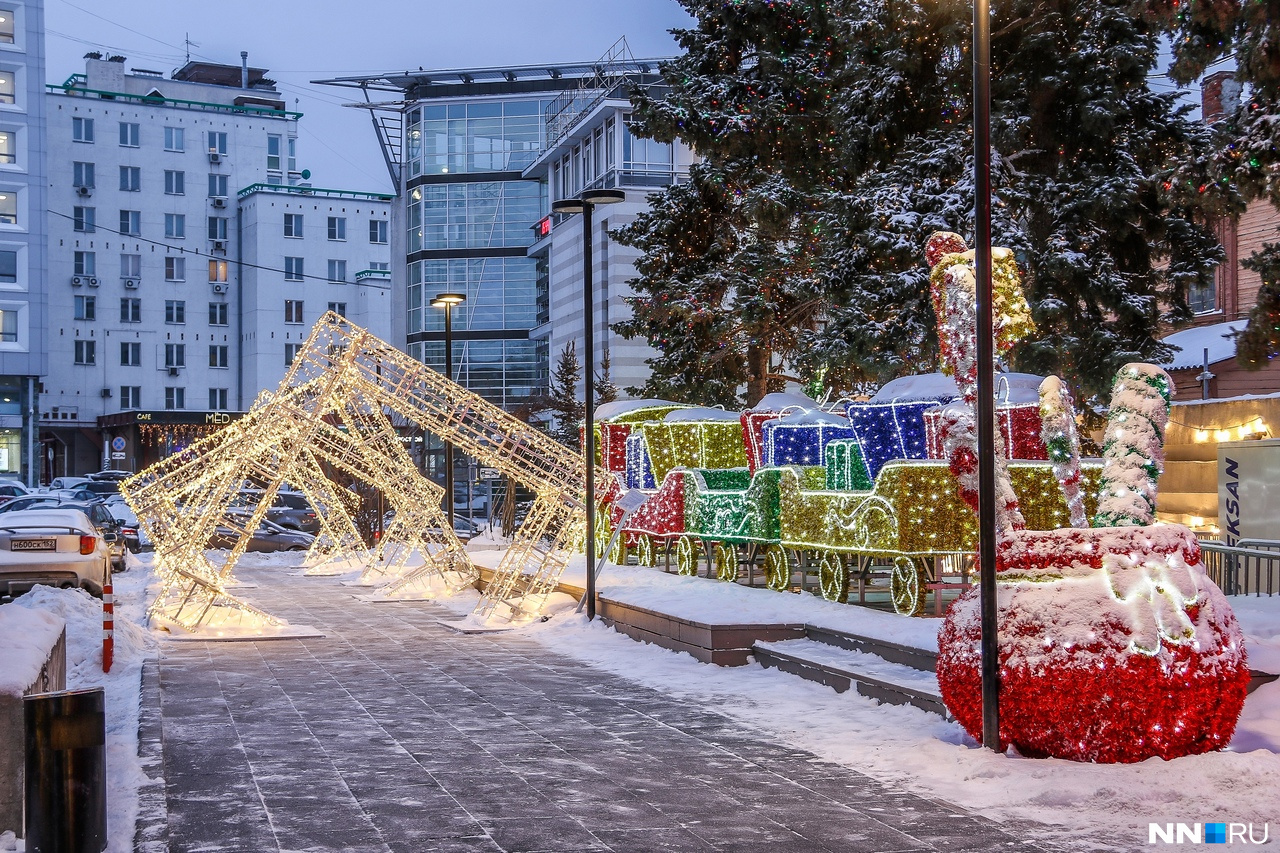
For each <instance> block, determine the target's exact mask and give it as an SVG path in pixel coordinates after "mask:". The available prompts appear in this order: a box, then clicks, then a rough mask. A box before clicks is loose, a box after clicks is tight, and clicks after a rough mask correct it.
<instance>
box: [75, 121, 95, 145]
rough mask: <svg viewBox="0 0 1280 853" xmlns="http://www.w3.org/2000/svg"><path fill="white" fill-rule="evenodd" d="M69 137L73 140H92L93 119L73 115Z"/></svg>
mask: <svg viewBox="0 0 1280 853" xmlns="http://www.w3.org/2000/svg"><path fill="white" fill-rule="evenodd" d="M71 139H72V141H73V142H92V141H93V119H91V118H79V117H73V118H72V119H71Z"/></svg>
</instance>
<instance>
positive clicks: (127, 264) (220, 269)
mask: <svg viewBox="0 0 1280 853" xmlns="http://www.w3.org/2000/svg"><path fill="white" fill-rule="evenodd" d="M124 212H125V211H121V213H124ZM122 218H123V217H122ZM208 265H209V266H208V268H209V281H226V280H227V270H228V266H227V262H226V261H224V260H219V259H216V258H211V259H210V260H209V261H208ZM71 267H72V272H73V273H75V275H97V274H98V254H97V252H82V251H76V252H73V253H72V255H71ZM141 276H142V255H135V254H129V253H122V254H121V255H120V277H121V278H140V277H141ZM164 279H165V281H186V280H187V259H186V258H177V257H166V258H165V259H164Z"/></svg>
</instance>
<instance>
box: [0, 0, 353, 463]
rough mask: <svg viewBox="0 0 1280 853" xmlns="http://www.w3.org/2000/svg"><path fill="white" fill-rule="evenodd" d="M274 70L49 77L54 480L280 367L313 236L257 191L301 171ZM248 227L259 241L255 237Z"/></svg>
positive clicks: (131, 447)
mask: <svg viewBox="0 0 1280 853" xmlns="http://www.w3.org/2000/svg"><path fill="white" fill-rule="evenodd" d="M0 2H3V0H0ZM241 56H242V60H244V59H245V55H244V54H242V55H241ZM265 73H266V71H265V69H260V68H250V67H248V64H247V60H246V61H243V62H242V65H240V66H234V65H218V64H213V63H197V62H190V63H188V64H187V65H185V66H183V67H182V68H181V69H179V70H178V71H176V72H174V73H173V74H172V75H171V76H169V77H166V76H164V75H162V74H160V73H158V72H152V71H146V70H142V69H129V70H128V71H126V69H125V66H124V63H123V62H116V61H103V60H98V59H89V60H88V61H87V65H86V70H85V73H84V74H77V75H73V76H72V77H71V78H69V79H68V80H67V81H66V83H64V84H62V85H60V86H50V87H49V93H48V96H47V102H46V110H47V115H48V139H49V161H48V162H49V167H48V170H49V175H50V177H49V187H50V190H49V205H48V228H49V245H50V248H51V252H50V265H49V277H48V281H49V322H48V330H49V331H48V335H49V337H48V341H47V350H48V367H47V373H46V375H45V378H44V382H43V390H42V393H41V398H40V421H41V436H40V439H41V441H42V442H43V443H44V445H45V446H44V448H43V449H42V450H43V455H44V457H45V461H46V464H45V466H44V470H43V472H42V476H43V479H45V480H48V479H51V478H52V477H55V476H60V475H64V474H79V473H84V472H86V471H94V470H98V469H99V468H100V467H108V466H109V467H113V468H123V469H126V470H140V469H141V468H142V467H145V466H146V465H148V464H150V463H152V462H155V461H157V460H158V459H161V458H163V457H164V456H167V455H169V454H170V453H172V452H174V451H176V450H178V449H181V448H182V447H184V446H186V445H187V444H189V443H190V442H191V441H193V440H195V439H197V438H199V437H200V436H201V435H203V434H205V433H207V432H208V431H209V430H210V429H212V428H216V427H217V426H219V425H221V424H223V423H226V422H228V421H230V420H231V419H233V418H234V417H236V416H237V414H238V413H240V412H243V411H244V410H245V409H246V408H247V407H248V406H249V405H251V404H252V402H253V400H254V398H255V397H256V395H257V393H258V392H259V391H260V390H263V388H265V387H272V386H274V384H275V382H278V381H279V378H280V376H281V375H283V372H284V367H283V358H284V349H283V341H281V346H280V347H279V352H276V351H275V349H273V348H272V347H263V346H261V342H262V341H263V340H264V339H265V340H268V341H274V340H275V339H277V338H281V337H282V335H283V334H284V333H285V331H286V328H287V330H288V331H289V332H291V333H292V332H293V331H294V326H293V324H289V325H288V326H287V327H286V324H285V320H284V312H283V308H281V307H279V306H278V305H277V303H279V304H280V305H282V304H283V302H284V300H283V298H282V297H281V295H280V291H281V289H283V288H285V287H286V286H289V285H292V284H295V282H293V274H294V272H295V268H294V267H293V266H290V265H291V264H293V263H294V261H293V260H291V259H296V258H302V257H308V256H310V255H311V254H312V252H311V251H310V249H309V248H306V249H304V248H302V245H301V244H308V246H309V244H310V243H311V242H313V241H315V240H317V239H318V238H319V231H318V230H316V229H314V228H308V229H307V230H306V231H305V235H304V237H301V238H297V244H296V245H297V248H291V249H290V250H289V251H287V252H286V251H283V250H281V249H280V246H281V244H282V243H283V242H284V241H285V237H284V231H283V228H284V225H283V221H284V218H283V212H282V211H277V212H279V213H280V215H279V216H278V217H277V219H278V220H279V221H278V222H277V223H276V224H275V228H274V229H273V228H272V227H269V226H268V224H267V223H266V221H265V220H264V219H263V216H264V215H265V209H264V205H263V203H262V200H261V199H262V197H264V196H265V195H268V194H271V188H277V187H278V188H280V193H282V194H284V195H286V196H287V195H288V194H289V192H290V191H291V190H292V189H293V188H294V187H296V186H297V185H298V184H300V183H302V182H303V181H304V175H305V174H306V173H304V172H302V171H300V170H299V169H298V166H297V160H296V140H297V130H298V127H297V123H298V119H299V118H300V114H299V113H295V112H290V111H287V110H286V109H285V104H284V101H283V99H282V98H281V96H280V95H279V93H278V92H276V91H275V89H274V84H273V83H272V81H270V80H269V79H267V78H266V77H265ZM299 189H300V190H301V189H304V188H299ZM242 190H245V192H241V191H242ZM246 214H248V216H247V215H246ZM313 218H314V217H313ZM247 220H249V224H250V225H251V226H252V231H251V233H250V238H252V240H257V239H258V238H261V239H262V240H263V241H264V244H263V245H261V246H259V245H250V242H251V240H250V239H249V238H246V236H245V235H246V231H245V226H246V221H247ZM366 227H367V224H366ZM292 239H293V238H291V241H292ZM315 254H316V255H317V256H319V257H321V258H323V257H325V255H324V253H323V252H319V251H317V252H316V253H315ZM362 254H363V255H366V256H367V255H368V254H369V253H368V252H363V253H362ZM333 257H334V258H338V257H346V256H345V255H343V254H342V253H333ZM377 257H378V256H375V257H370V258H369V261H370V262H373V261H375V260H376V258H377ZM250 264H252V265H253V267H252V273H249V272H247V270H248V269H249V266H248V265H250ZM316 264H323V262H322V261H313V266H314V265H316ZM355 266H357V267H362V266H363V261H362V262H361V263H357V264H355ZM300 268H301V265H299V267H298V268H297V269H300ZM321 269H322V271H323V266H322V267H321ZM310 271H311V270H307V272H308V273H309V272H310ZM358 271H359V269H356V270H352V275H354V273H355V272H358ZM304 281H306V280H305V279H304ZM259 298H262V299H266V300H269V301H270V303H271V305H272V307H273V310H271V311H268V310H267V309H266V308H265V307H262V308H260V307H259V306H258V305H257V304H256V300H257V299H259ZM333 301H334V302H337V303H341V302H343V300H341V299H337V298H335V299H334V300H333ZM351 301H356V300H348V304H349V303H350V302H351ZM318 315H319V312H316V311H311V312H310V315H309V316H307V315H305V314H304V315H303V316H304V317H305V318H306V321H307V322H308V323H310V322H314V320H315V318H316V317H317V316H318ZM268 318H274V320H275V324H276V326H277V328H278V330H279V331H278V332H276V331H275V330H273V329H271V328H268V322H269V321H268ZM273 332H275V337H274V338H273V337H272V334H273ZM249 334H252V335H253V337H252V339H250V338H248V337H247V336H248V335H249ZM291 340H292V339H291ZM257 359H263V360H264V363H263V364H262V365H258V364H256V363H252V362H254V361H255V360H257ZM266 361H269V362H270V364H267V363H265V362H266ZM271 377H273V378H271ZM269 378H270V379H269ZM259 379H262V380H263V381H267V382H268V384H267V385H258V384H256V383H257V381H258V380H259Z"/></svg>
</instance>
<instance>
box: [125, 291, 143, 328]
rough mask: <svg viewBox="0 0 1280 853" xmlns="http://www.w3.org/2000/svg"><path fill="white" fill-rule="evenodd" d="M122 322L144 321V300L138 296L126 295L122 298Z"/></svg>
mask: <svg viewBox="0 0 1280 853" xmlns="http://www.w3.org/2000/svg"><path fill="white" fill-rule="evenodd" d="M120 322H121V323H141V322H142V300H141V299H139V298H138V297H136V296H125V297H123V298H121V300H120Z"/></svg>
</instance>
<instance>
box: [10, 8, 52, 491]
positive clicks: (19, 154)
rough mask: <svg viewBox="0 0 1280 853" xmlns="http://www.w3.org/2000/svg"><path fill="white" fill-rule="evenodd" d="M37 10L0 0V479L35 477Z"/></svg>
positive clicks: (39, 146)
mask: <svg viewBox="0 0 1280 853" xmlns="http://www.w3.org/2000/svg"><path fill="white" fill-rule="evenodd" d="M44 110H45V99H44V6H43V4H42V2H41V0H0V477H15V478H20V479H22V480H23V481H24V482H26V483H29V484H34V483H36V482H37V480H38V478H39V464H38V463H39V460H40V447H39V444H38V442H37V436H38V432H39V430H38V427H37V424H36V407H37V400H38V389H39V380H40V377H41V376H42V375H43V374H44V372H45V364H46V361H45V349H46V342H47V340H48V338H47V334H46V328H47V325H48V322H47V314H46V311H47V303H46V288H45V284H46V277H47V268H46V264H47V257H48V255H47V250H46V246H47V241H46V237H45V216H44V210H45V203H46V202H45V199H46V187H47V184H48V181H47V180H46V178H45V117H44Z"/></svg>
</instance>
